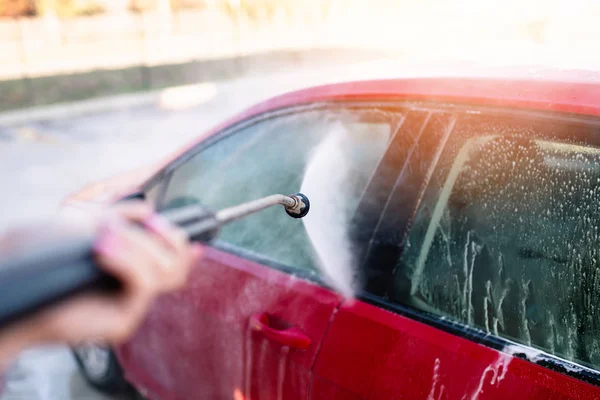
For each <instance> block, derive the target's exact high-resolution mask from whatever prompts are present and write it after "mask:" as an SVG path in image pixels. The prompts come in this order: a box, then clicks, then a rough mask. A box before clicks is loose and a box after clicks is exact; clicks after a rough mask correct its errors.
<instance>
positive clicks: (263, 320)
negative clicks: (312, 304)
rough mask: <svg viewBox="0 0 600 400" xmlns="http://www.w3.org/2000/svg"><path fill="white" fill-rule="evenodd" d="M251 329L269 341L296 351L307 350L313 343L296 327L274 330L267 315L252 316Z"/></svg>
mask: <svg viewBox="0 0 600 400" xmlns="http://www.w3.org/2000/svg"><path fill="white" fill-rule="evenodd" d="M250 327H251V328H252V329H253V330H254V331H256V332H259V333H261V334H262V335H263V336H264V337H266V338H267V339H269V340H272V341H274V342H277V343H280V344H282V345H284V346H289V347H293V348H295V349H301V350H304V349H307V348H308V346H310V343H311V340H310V337H308V336H307V335H306V334H305V333H304V332H302V331H301V330H300V329H298V328H296V327H294V326H292V327H290V328H285V329H277V328H274V327H273V326H272V325H271V318H269V315H268V314H267V313H260V314H254V315H253V316H251V317H250Z"/></svg>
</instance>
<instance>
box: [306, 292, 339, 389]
mask: <svg viewBox="0 0 600 400" xmlns="http://www.w3.org/2000/svg"><path fill="white" fill-rule="evenodd" d="M344 301H345V299H344V298H341V299H340V301H339V302H338V304H337V305H336V306H335V308H334V309H333V311H332V313H331V316H330V317H329V322H328V323H327V327H326V328H325V332H324V333H323V339H322V340H321V342H320V343H319V345H318V346H317V351H316V353H315V357H314V359H313V361H312V363H311V364H310V369H309V371H310V379H309V381H308V394H307V400H310V399H311V398H312V386H313V378H314V368H315V364H316V363H317V357H319V353H321V348H322V347H323V342H325V338H326V337H327V334H328V333H329V328H330V327H331V325H332V324H333V320H334V318H335V315H336V314H337V312H338V310H339V309H340V307H341V306H342V304H343V303H344Z"/></svg>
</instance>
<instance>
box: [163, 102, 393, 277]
mask: <svg viewBox="0 0 600 400" xmlns="http://www.w3.org/2000/svg"><path fill="white" fill-rule="evenodd" d="M395 118H396V116H394V115H393V114H391V113H389V112H383V111H377V110H358V109H347V110H343V109H322V110H309V111H298V112H295V113H289V114H285V115H279V116H274V117H270V118H268V119H263V120H259V121H256V122H251V123H250V124H248V125H246V126H245V127H242V128H240V129H238V130H236V131H234V132H231V133H226V134H225V135H224V136H223V137H221V138H219V139H218V141H216V142H214V143H212V144H210V145H209V146H208V147H206V148H204V149H202V150H200V151H199V152H198V153H197V154H196V155H194V156H193V157H192V158H191V159H189V160H188V161H186V162H185V163H184V164H182V165H181V166H179V167H178V168H177V169H176V170H175V171H174V172H173V175H172V178H171V180H170V182H169V184H168V187H167V189H166V192H165V195H164V199H163V208H173V207H179V206H181V205H184V204H187V203H189V202H200V203H202V204H204V205H206V206H208V207H211V208H213V209H221V208H225V207H230V206H233V205H236V204H238V203H242V202H245V201H249V200H253V199H257V198H260V197H263V196H267V195H270V194H275V193H282V194H292V193H296V192H300V191H302V192H303V193H305V194H306V195H307V196H308V197H309V199H310V201H311V212H310V213H309V215H308V216H307V217H305V218H304V219H302V220H295V219H292V218H290V217H289V216H287V215H286V214H285V213H284V212H283V211H282V210H281V209H279V208H272V209H268V210H265V211H262V212H260V213H258V214H255V215H252V216H249V217H247V218H245V219H242V220H239V221H236V222H234V223H231V224H230V225H227V226H226V227H224V229H223V230H222V232H221V235H220V237H219V240H218V244H219V243H220V244H222V245H225V246H226V247H228V248H231V249H233V250H240V251H242V252H243V253H244V255H245V256H248V255H250V256H251V255H253V254H254V255H257V256H260V258H261V259H267V260H268V261H273V262H274V263H275V265H283V266H287V267H292V268H294V269H298V270H303V271H308V272H310V273H314V271H315V270H316V266H317V264H316V263H317V262H321V261H320V258H322V257H323V256H325V257H327V255H323V254H321V253H322V247H323V245H327V246H329V247H330V248H332V250H331V251H338V250H336V248H338V249H339V248H340V246H341V247H343V246H344V245H345V244H347V243H348V242H347V236H346V235H347V232H346V228H347V224H348V223H349V219H350V217H349V216H350V215H352V213H353V212H354V210H355V209H356V207H357V205H358V203H359V201H360V198H361V195H362V193H363V191H364V189H365V187H366V185H367V183H368V181H369V179H370V178H371V175H372V174H373V171H374V170H375V168H376V167H377V164H378V162H379V159H380V158H381V157H382V155H383V154H384V152H385V150H386V148H387V144H388V140H389V139H390V137H391V135H392V125H393V121H394V119H395ZM334 208H335V211H336V212H333V211H334V210H333V209H334ZM324 242H325V243H324ZM336 246H337V247H336ZM344 251H349V249H344ZM316 255H318V256H319V257H316Z"/></svg>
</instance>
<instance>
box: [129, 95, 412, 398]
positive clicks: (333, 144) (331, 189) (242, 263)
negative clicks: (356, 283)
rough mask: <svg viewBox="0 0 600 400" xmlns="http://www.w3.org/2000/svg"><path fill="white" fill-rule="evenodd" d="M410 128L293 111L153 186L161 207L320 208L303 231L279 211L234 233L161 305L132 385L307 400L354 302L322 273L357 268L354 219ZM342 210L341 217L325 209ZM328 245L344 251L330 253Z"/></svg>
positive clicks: (137, 358)
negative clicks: (279, 203)
mask: <svg viewBox="0 0 600 400" xmlns="http://www.w3.org/2000/svg"><path fill="white" fill-rule="evenodd" d="M401 118H402V113H401V112H400V111H397V110H396V111H390V110H381V109H378V108H375V107H369V106H365V105H357V106H342V105H337V106H336V105H328V106H324V105H316V106H315V105H313V106H310V107H306V108H293V109H288V110H282V111H278V112H273V113H270V114H268V115H264V116H259V117H256V118H253V119H251V120H248V121H244V122H242V123H241V124H239V125H237V126H235V127H232V128H230V129H226V130H225V131H223V132H221V133H218V134H217V135H215V136H214V137H211V138H209V139H208V140H207V141H205V142H203V143H202V144H201V145H200V147H199V148H197V149H194V150H192V151H191V152H190V153H189V154H187V155H184V156H183V157H182V158H181V159H180V160H178V161H177V162H176V163H175V164H174V165H172V166H171V167H170V169H169V171H167V172H168V175H169V176H170V178H169V179H168V180H167V181H163V182H160V184H161V185H164V187H163V188H161V189H156V188H150V190H151V191H152V192H153V193H154V194H155V196H156V198H157V200H156V201H157V205H158V208H162V209H164V208H173V207H180V206H182V205H184V204H189V203H194V202H200V203H202V204H204V205H206V206H209V207H212V208H214V209H220V208H224V207H228V206H232V205H235V204H238V203H241V202H244V201H248V200H252V199H256V198H259V197H263V196H266V195H270V194H274V193H284V194H288V193H294V192H298V191H304V192H305V194H306V195H307V196H308V197H309V198H310V199H311V208H312V209H313V211H311V213H309V216H307V217H306V218H305V219H303V220H294V219H292V218H290V217H288V216H287V215H286V214H285V213H284V212H283V211H282V210H280V209H269V210H265V211H263V212H262V213H260V214H256V215H253V216H250V217H247V218H245V219H243V220H239V221H236V222H235V223H232V224H231V225H228V226H226V227H224V228H223V230H222V232H221V235H220V237H219V239H218V240H217V241H215V242H214V243H212V244H211V245H210V247H208V248H207V249H206V254H205V256H204V258H203V259H201V260H198V262H197V263H196V265H195V266H194V267H193V268H192V271H191V274H190V278H189V282H188V284H187V285H186V287H185V288H184V290H182V291H180V292H179V293H176V294H174V295H168V296H165V297H164V298H161V299H160V301H158V302H157V303H156V304H155V306H154V307H153V309H152V311H151V312H150V314H149V317H148V318H147V320H146V322H145V323H144V325H143V326H142V328H141V329H140V330H139V332H138V333H137V334H136V335H135V337H134V338H133V339H132V340H131V341H130V342H129V343H128V344H126V345H125V346H122V347H121V348H120V349H119V357H120V360H121V362H122V363H123V365H124V369H125V371H126V374H127V376H128V378H129V380H130V381H131V382H133V383H134V385H135V386H136V387H138V389H140V390H141V391H142V392H143V393H145V395H146V396H148V397H149V398H160V399H190V398H197V399H204V398H206V399H232V398H233V399H234V400H240V399H246V400H248V399H306V398H307V397H308V393H309V390H310V386H311V379H312V373H311V371H312V367H313V364H314V361H315V359H316V355H317V353H318V350H319V348H320V345H321V341H322V339H323V337H324V336H325V333H326V331H327V328H328V326H329V324H330V321H331V318H332V316H333V314H334V312H335V310H336V309H337V307H338V306H339V304H340V303H341V301H342V296H341V295H340V294H338V293H337V292H336V291H335V290H334V289H332V288H331V287H332V286H333V287H334V288H340V290H342V291H343V290H344V289H347V286H344V284H341V285H338V283H339V281H338V282H337V283H336V281H335V271H334V270H323V269H322V268H319V265H321V264H320V263H321V260H322V259H323V257H324V258H326V259H334V264H335V262H337V263H338V264H336V265H338V266H339V265H340V264H339V262H345V261H346V260H348V257H347V256H348V253H349V252H350V251H351V249H350V248H348V247H344V246H345V243H346V241H347V240H348V238H347V234H346V226H345V225H347V218H346V216H347V215H349V214H351V213H353V212H354V210H355V209H356V207H357V204H358V202H359V199H360V198H361V194H362V193H363V191H364V190H365V187H366V185H367V183H368V182H369V180H370V178H371V176H372V174H373V171H374V170H375V169H376V167H377V165H378V163H379V160H380V159H381V157H382V156H383V154H384V153H385V151H386V148H387V147H388V142H389V141H390V138H391V137H392V135H393V133H394V132H395V126H396V125H397V124H398V123H399V122H398V121H399V120H400V119H401ZM332 205H335V210H336V211H337V212H335V213H326V212H324V210H332ZM319 210H321V211H319ZM311 218H312V219H311ZM317 239H318V240H317ZM327 241H331V243H333V245H336V246H340V247H338V248H339V249H341V250H340V253H339V254H324V253H323V249H324V247H323V245H327V243H325V242H327ZM325 247H327V246H325ZM322 271H325V273H323V272H322Z"/></svg>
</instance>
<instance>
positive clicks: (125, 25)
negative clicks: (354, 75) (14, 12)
mask: <svg viewBox="0 0 600 400" xmlns="http://www.w3.org/2000/svg"><path fill="white" fill-rule="evenodd" d="M549 1H550V0H549ZM256 2H258V3H261V2H260V1H258V0H256ZM551 2H552V1H550V3H551ZM216 3H218V2H215V4H216ZM221 3H222V2H221ZM233 3H235V2H232V1H230V2H228V3H227V4H233ZM237 3H239V4H238V5H241V6H239V7H237V8H236V7H229V8H223V7H216V6H215V7H205V8H203V9H200V10H190V9H188V10H179V11H174V12H168V13H164V12H163V13H158V12H145V13H117V14H104V15H97V16H89V17H78V18H74V19H63V20H61V19H58V18H52V17H49V16H46V17H40V18H21V19H16V20H12V19H0V109H3V108H14V107H20V106H26V105H32V104H45V103H48V102H53V101H60V100H75V99H79V98H83V97H90V96H94V95H101V94H108V93H113V92H119V91H131V90H144V89H147V88H152V87H162V86H166V85H172V84H181V83H190V82H194V81H198V80H202V79H211V77H215V76H216V77H219V76H224V77H230V76H232V75H233V76H235V75H239V74H241V73H246V72H248V71H252V70H253V69H256V70H264V69H265V66H267V67H268V68H269V67H270V68H274V67H275V68H276V66H277V65H280V64H281V63H284V64H294V63H298V62H302V61H304V60H305V59H308V58H310V57H312V56H314V54H315V52H316V53H317V54H318V56H319V57H321V58H323V57H324V58H330V59H332V60H333V59H336V58H337V57H339V56H340V54H341V53H339V52H330V51H329V50H330V49H338V50H339V49H346V50H348V49H352V50H357V49H358V50H365V49H368V50H386V51H388V50H392V51H400V52H410V53H411V54H416V53H419V52H420V53H424V52H429V53H435V52H444V51H449V49H459V50H461V49H470V48H471V47H473V46H475V47H477V46H480V48H482V49H485V48H486V47H489V48H492V47H493V46H494V43H497V42H502V43H508V46H512V43H517V42H521V43H522V42H523V41H526V42H532V43H546V42H549V41H551V42H552V43H559V44H561V45H563V46H565V47H573V46H581V47H582V48H588V49H592V48H595V47H596V46H597V45H598V40H599V38H600V24H597V21H598V17H599V16H600V13H599V12H598V10H597V9H596V8H599V7H596V8H594V11H593V12H587V13H584V14H585V15H583V17H582V13H578V14H574V15H571V16H569V15H564V13H555V14H556V16H554V17H553V16H552V15H551V14H549V13H546V14H540V13H530V14H531V15H528V14H527V13H525V14H523V13H521V14H518V13H516V11H515V10H519V11H522V10H523V7H522V4H521V3H522V2H521V1H516V0H514V1H513V0H511V1H506V2H505V3H504V4H503V6H502V7H501V8H498V7H489V8H481V7H479V8H477V7H471V6H469V4H470V3H469V4H467V3H468V2H465V7H464V8H461V7H450V6H448V3H451V2H443V1H433V0H429V1H425V0H424V1H422V2H408V1H395V0H371V1H369V2H365V1H361V0H322V1H321V0H305V1H292V0H286V1H282V2H277V1H271V2H267V3H269V4H271V3H272V7H270V8H256V9H252V10H250V11H251V12H249V10H248V9H244V7H242V6H243V5H244V4H247V3H248V1H246V2H244V1H243V0H238V1H237ZM262 3H265V0H262ZM550 3H548V4H550ZM473 4H477V2H473ZM280 5H282V6H280ZM540 15H541V17H540ZM565 32H567V33H568V34H565ZM307 50H310V51H307ZM319 50H321V51H320V52H319ZM267 54H269V56H266V55H267ZM269 57H271V58H269ZM169 66H177V67H176V68H172V67H169ZM268 68H267V69H268ZM90 71H95V72H93V73H92V72H90ZM64 75H69V79H68V80H64V79H63V80H60V79H59V80H57V79H54V78H52V77H57V76H58V77H60V76H64Z"/></svg>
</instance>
